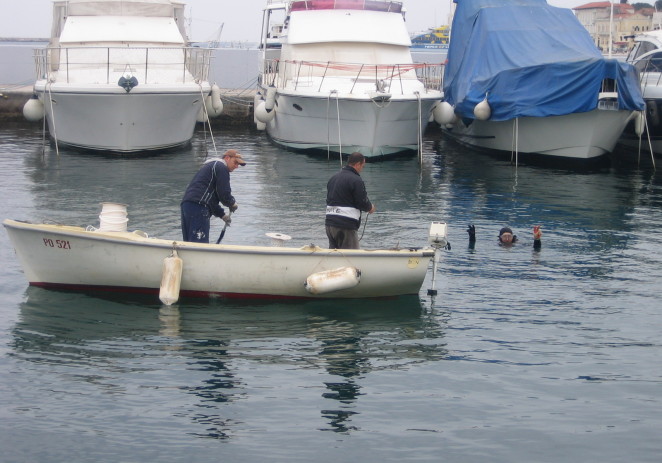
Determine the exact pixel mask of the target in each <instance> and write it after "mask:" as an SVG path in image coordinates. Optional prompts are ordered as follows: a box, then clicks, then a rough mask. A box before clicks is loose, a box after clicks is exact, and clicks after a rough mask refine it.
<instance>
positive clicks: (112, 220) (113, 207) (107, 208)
mask: <svg viewBox="0 0 662 463" xmlns="http://www.w3.org/2000/svg"><path fill="white" fill-rule="evenodd" d="M128 222H129V219H128V217H127V213H126V204H118V203H101V214H99V230H98V231H103V232H109V231H110V232H125V231H126V224H127V223H128Z"/></svg>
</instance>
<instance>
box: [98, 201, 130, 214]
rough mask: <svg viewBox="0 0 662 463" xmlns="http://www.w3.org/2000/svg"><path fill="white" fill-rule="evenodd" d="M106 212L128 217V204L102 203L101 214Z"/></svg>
mask: <svg viewBox="0 0 662 463" xmlns="http://www.w3.org/2000/svg"><path fill="white" fill-rule="evenodd" d="M104 212H122V213H123V214H124V216H126V204H119V203H101V213H102V214H103V213H104Z"/></svg>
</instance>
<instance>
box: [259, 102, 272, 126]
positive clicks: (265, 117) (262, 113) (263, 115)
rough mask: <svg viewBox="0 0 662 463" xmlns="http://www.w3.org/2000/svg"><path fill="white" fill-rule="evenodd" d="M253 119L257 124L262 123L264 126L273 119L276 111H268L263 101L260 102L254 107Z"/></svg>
mask: <svg viewBox="0 0 662 463" xmlns="http://www.w3.org/2000/svg"><path fill="white" fill-rule="evenodd" d="M254 112H255V119H257V121H258V122H262V123H263V124H266V123H267V122H269V121H270V120H272V119H273V118H274V116H275V115H276V111H274V110H273V109H272V110H271V111H269V110H268V109H267V103H266V102H265V101H260V102H259V103H258V105H257V106H256V107H255V111H254Z"/></svg>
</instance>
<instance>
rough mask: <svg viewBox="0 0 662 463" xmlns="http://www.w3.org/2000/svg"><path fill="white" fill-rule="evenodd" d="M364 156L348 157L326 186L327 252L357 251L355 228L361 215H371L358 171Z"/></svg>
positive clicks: (371, 208)
mask: <svg viewBox="0 0 662 463" xmlns="http://www.w3.org/2000/svg"><path fill="white" fill-rule="evenodd" d="M364 166H365V156H363V155H362V154H361V153H356V152H355V153H352V154H350V155H349V159H348V160H347V165H346V166H345V167H343V168H342V169H341V171H340V172H338V173H337V174H335V175H334V176H333V177H331V179H329V182H328V183H327V185H326V192H327V193H326V221H325V224H326V236H327V237H328V238H329V249H359V235H358V229H359V226H360V225H361V212H362V211H363V212H367V213H368V214H372V213H373V212H375V210H376V208H375V206H374V204H372V203H371V202H370V200H369V199H368V193H367V192H366V189H365V183H363V179H362V178H361V175H360V173H361V171H362V170H363V167H364Z"/></svg>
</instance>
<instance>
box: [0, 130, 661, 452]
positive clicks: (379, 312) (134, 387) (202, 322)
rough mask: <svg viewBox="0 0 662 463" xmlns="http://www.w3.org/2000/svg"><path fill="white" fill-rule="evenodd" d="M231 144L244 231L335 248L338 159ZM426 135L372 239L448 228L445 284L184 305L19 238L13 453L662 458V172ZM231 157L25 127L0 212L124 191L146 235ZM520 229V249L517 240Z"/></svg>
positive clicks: (5, 155)
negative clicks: (90, 148)
mask: <svg viewBox="0 0 662 463" xmlns="http://www.w3.org/2000/svg"><path fill="white" fill-rule="evenodd" d="M214 140H215V143H216V146H217V147H218V150H219V152H222V151H224V150H225V149H228V148H235V149H238V150H239V151H240V152H241V153H242V155H243V156H244V157H245V158H246V160H247V165H246V166H245V167H241V168H238V169H237V170H235V171H234V172H233V173H232V188H233V193H234V195H235V196H236V198H237V202H238V204H239V209H238V210H237V212H236V213H235V214H233V221H232V225H231V227H229V228H228V230H227V232H226V235H225V238H224V243H227V244H243V243H246V244H265V245H269V243H270V238H269V237H268V236H267V235H266V234H267V233H284V234H287V235H290V236H291V237H292V240H291V241H290V242H289V243H288V244H290V245H292V246H303V245H306V244H311V243H313V244H317V245H320V246H324V245H325V244H326V237H325V233H324V206H325V194H326V190H325V186H326V181H327V179H328V178H329V177H330V176H331V175H333V174H334V173H335V172H337V170H338V169H339V167H340V163H339V161H338V159H336V158H335V157H333V156H332V157H330V158H329V159H327V158H326V157H325V156H321V157H311V156H307V155H303V154H296V153H292V152H288V151H285V150H282V149H279V148H277V147H275V146H273V145H272V144H270V143H269V141H268V140H267V139H266V137H265V135H264V133H262V132H257V131H253V130H249V129H245V130H234V131H219V132H218V133H215V134H214ZM423 151H424V152H423V156H422V159H420V160H419V159H418V158H417V157H416V156H412V157H405V158H399V159H394V160H391V161H387V162H379V163H370V164H368V165H367V166H366V168H365V169H364V170H363V172H362V177H363V178H364V179H365V182H366V184H367V189H368V192H369V195H370V199H371V200H372V201H373V202H374V203H375V204H376V206H377V212H376V213H375V214H372V215H370V216H369V218H368V219H367V223H366V222H365V219H364V224H365V229H363V228H362V229H361V233H362V235H363V238H362V240H361V245H362V246H363V247H364V248H377V247H393V246H401V247H404V246H424V245H425V244H426V242H427V230H428V227H429V225H430V222H433V221H443V222H447V223H448V230H449V237H448V238H449V241H450V243H451V249H450V250H444V251H443V252H442V254H441V260H440V264H439V268H438V272H437V274H436V289H437V290H438V295H437V296H436V297H435V298H434V299H432V298H431V297H430V296H428V295H427V290H428V289H430V288H431V284H432V281H431V280H432V278H431V269H430V271H429V272H428V276H427V278H426V281H425V283H424V285H423V287H422V288H421V291H420V293H419V294H418V295H413V296H411V297H405V298H398V299H393V300H367V301H356V300H353V301H311V302H301V301H298V302H287V301H269V300H267V301H231V300H225V299H187V300H182V301H180V302H179V303H178V304H176V305H175V306H172V307H165V306H162V305H161V304H160V302H159V301H158V300H157V297H156V296H153V297H144V298H134V297H126V296H115V297H99V296H94V295H85V294H78V293H67V292H58V291H51V290H44V289H40V288H32V287H29V286H28V284H27V281H26V280H25V277H24V275H23V274H22V271H21V268H20V266H19V263H18V261H17V259H16V256H15V254H14V251H13V249H12V246H11V244H10V243H9V241H8V237H7V235H6V232H5V231H4V230H2V231H0V261H1V262H2V266H1V268H0V288H1V292H2V300H1V302H0V410H1V411H0V417H1V420H0V448H1V449H2V456H1V457H0V460H2V461H3V462H20V463H23V462H26V463H27V462H34V461H39V462H40V463H50V462H62V461H76V462H99V461H116V462H120V461H121V462H148V461H159V462H162V463H163V462H180V461H191V462H209V461H229V462H288V463H289V462H294V461H296V462H311V461H317V462H338V461H362V462H402V461H421V462H442V461H443V462H461V463H471V462H481V463H483V462H503V463H512V462H561V461H564V462H566V461H568V462H569V461H592V462H622V461H632V462H635V461H636V462H657V461H659V458H660V454H661V452H662V444H660V441H659V434H660V429H662V414H661V411H662V373H661V372H662V369H661V368H660V357H661V356H662V346H661V342H660V328H661V327H662V311H660V297H661V296H662V291H661V290H660V281H661V278H662V257H661V253H660V248H661V246H662V231H661V230H662V211H661V206H662V179H661V178H660V174H659V173H658V172H657V171H655V170H653V169H652V168H651V165H650V162H648V163H645V162H642V164H641V165H637V163H636V162H630V161H631V159H632V157H635V158H636V156H632V153H630V154H631V156H630V161H628V162H624V161H623V162H612V164H611V165H610V166H607V167H603V168H598V169H595V170H589V171H576V170H569V169H558V168H541V167H533V166H525V165H519V166H514V165H512V164H511V163H510V162H508V161H507V160H497V159H493V158H491V157H489V156H486V155H484V154H482V153H477V152H473V151H471V150H468V149H466V148H462V147H459V146H457V145H455V144H453V143H451V142H447V141H445V140H443V139H440V138H439V134H438V132H437V131H436V130H430V131H428V133H427V134H426V137H425V140H424V144H423ZM216 154H217V153H215V152H214V148H213V144H212V143H211V136H210V135H209V134H205V133H204V132H200V131H198V132H196V134H195V137H194V139H193V142H192V144H191V146H188V147H186V148H182V149H178V150H174V151H169V152H166V153H161V154H154V155H150V156H143V157H132V156H127V157H114V156H106V155H99V154H93V153H83V152H79V151H70V150H66V149H63V148H61V149H60V151H59V156H58V155H57V153H56V151H55V149H54V147H52V146H50V145H49V144H48V143H46V144H45V145H44V143H43V138H42V133H41V125H40V124H29V125H28V124H17V125H7V124H5V125H3V126H2V127H0V182H1V183H0V184H1V185H2V187H1V188H2V201H0V217H2V218H3V219H4V218H13V219H19V220H29V221H34V222H42V221H47V222H55V223H66V224H71V225H80V226H87V225H92V226H98V216H99V211H100V210H101V203H103V202H116V203H121V204H126V205H127V209H128V216H129V218H130V220H129V223H128V227H129V229H130V230H135V229H140V230H143V231H145V232H147V233H148V234H149V235H150V236H157V237H161V238H166V239H178V238H179V237H180V226H179V202H180V199H181V197H182V194H183V191H184V189H185V188H186V185H187V183H188V182H189V180H190V179H191V177H192V176H193V174H194V173H195V172H196V170H197V169H198V168H199V166H200V165H201V163H202V162H203V161H204V160H205V159H206V158H207V157H208V156H212V155H216ZM469 223H473V224H475V226H476V230H477V242H476V245H475V247H473V248H471V247H469V245H468V239H467V233H466V231H465V229H466V227H467V225H468V224H469ZM536 224H538V225H541V226H542V230H543V245H542V248H541V249H540V250H539V251H536V250H534V249H533V247H532V237H531V227H532V226H533V225H536ZM504 225H508V226H510V227H511V228H513V230H514V232H515V234H516V235H518V237H519V241H518V243H517V244H515V245H514V246H512V247H501V246H499V245H498V244H497V234H498V231H499V229H500V228H501V227H502V226H504ZM220 230H221V222H220V221H218V220H216V219H214V222H213V226H212V235H213V236H212V237H213V238H215V237H216V236H217V234H218V233H219V232H220ZM210 271H213V270H210Z"/></svg>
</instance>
